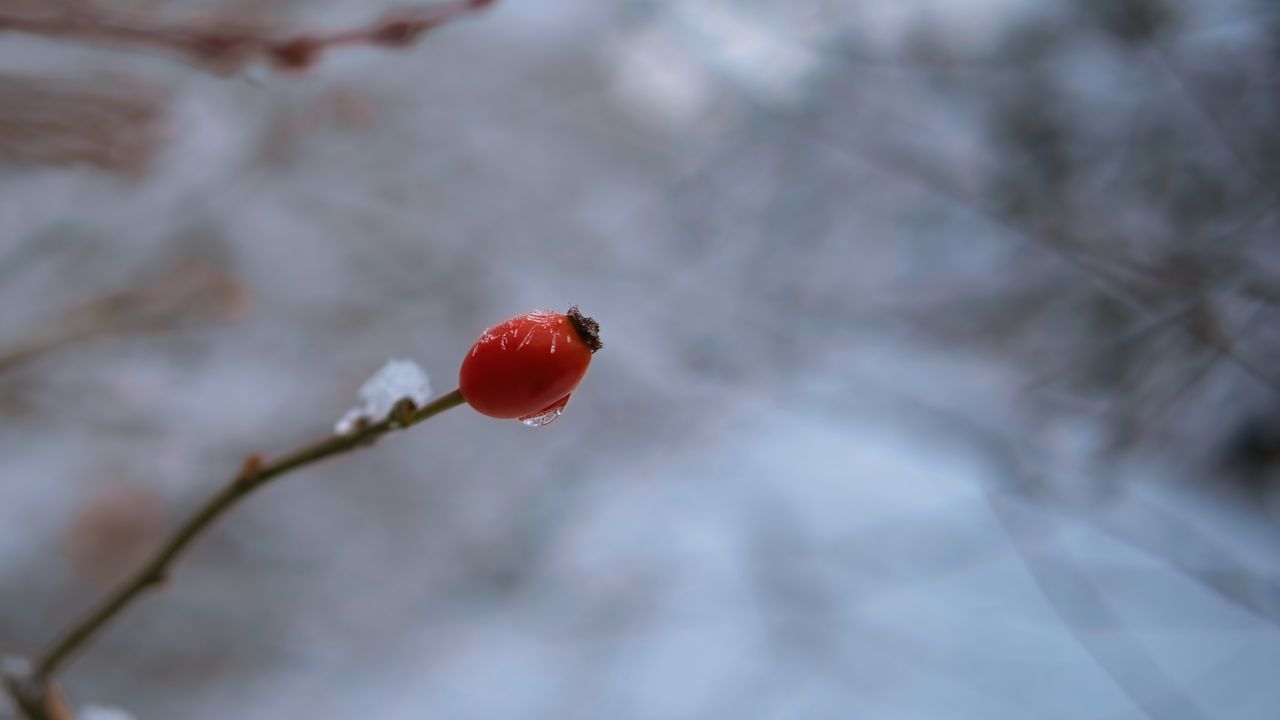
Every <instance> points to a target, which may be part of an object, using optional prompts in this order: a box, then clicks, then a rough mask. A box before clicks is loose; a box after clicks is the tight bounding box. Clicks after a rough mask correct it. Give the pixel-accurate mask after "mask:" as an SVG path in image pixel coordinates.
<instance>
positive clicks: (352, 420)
mask: <svg viewBox="0 0 1280 720" xmlns="http://www.w3.org/2000/svg"><path fill="white" fill-rule="evenodd" d="M430 397H431V380H430V378H428V377H427V371H426V370H423V369H422V367H421V366H420V365H418V363H416V362H414V361H412V360H397V359H396V358H392V359H390V360H388V361H387V364H386V365H383V366H382V369H381V370H379V371H378V372H376V373H374V374H373V377H371V378H369V379H368V380H366V381H365V383H364V385H361V386H360V400H361V404H360V405H359V406H357V407H354V408H351V409H350V410H348V411H347V412H346V414H345V415H343V416H342V417H341V418H340V419H339V420H338V422H337V424H335V425H334V426H333V432H334V434H336V435H346V434H347V433H349V432H351V431H353V430H355V429H356V428H357V427H358V426H359V424H360V423H361V422H362V421H370V422H372V421H377V420H381V419H383V418H385V417H387V416H388V415H390V414H391V410H392V409H393V408H395V406H396V404H397V403H399V402H400V401H401V400H404V399H406V398H407V399H409V400H412V401H413V403H414V405H417V406H422V405H425V404H426V402H427V400H428V399H429V398H430Z"/></svg>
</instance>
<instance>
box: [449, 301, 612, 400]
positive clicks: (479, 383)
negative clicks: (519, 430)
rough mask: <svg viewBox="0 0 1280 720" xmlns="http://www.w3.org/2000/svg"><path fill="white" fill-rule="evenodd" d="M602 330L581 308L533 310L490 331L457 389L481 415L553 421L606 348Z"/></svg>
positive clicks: (469, 358) (467, 364)
mask: <svg viewBox="0 0 1280 720" xmlns="http://www.w3.org/2000/svg"><path fill="white" fill-rule="evenodd" d="M602 346H603V345H602V343H601V342H600V326H599V325H598V324H597V323H596V321H595V320H592V319H591V318H589V317H587V316H586V315H583V314H582V313H581V312H579V311H578V308H577V306H574V307H572V308H570V309H569V312H567V313H563V314H562V313H556V312H551V311H549V310H535V311H534V312H531V313H525V314H524V315H519V316H517V317H514V318H511V319H510V320H507V321H506V322H504V323H500V324H499V325H496V326H494V327H492V328H489V329H488V330H486V331H485V332H484V334H483V335H481V336H480V339H479V340H477V341H476V344H475V345H472V346H471V351H470V352H468V353H467V356H466V357H465V358H463V359H462V369H461V371H460V372H459V373H458V389H459V390H461V391H462V397H463V398H465V399H466V401H467V403H468V404H469V405H471V407H473V408H475V409H476V411H477V412H479V413H481V414H484V415H488V416H490V417H496V418H519V419H521V420H523V421H524V422H525V423H526V424H529V425H545V424H546V423H549V422H551V421H552V420H554V419H555V418H556V417H557V416H558V415H559V414H560V412H561V410H563V409H564V406H565V404H566V403H567V402H569V395H570V393H572V392H573V389H574V388H576V387H577V386H578V382H579V381H581V380H582V376H583V375H585V374H586V373H587V366H588V365H590V364H591V356H592V354H593V353H595V351H597V350H599V349H600V348H601V347H602Z"/></svg>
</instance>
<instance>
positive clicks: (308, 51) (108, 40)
mask: <svg viewBox="0 0 1280 720" xmlns="http://www.w3.org/2000/svg"><path fill="white" fill-rule="evenodd" d="M495 1H496V0H453V2H447V3H440V4H436V5H429V6H426V7H419V8H413V9H406V10H400V11H396V12H392V13H390V14H388V15H386V16H384V17H383V18H381V19H379V20H376V21H374V22H372V23H370V24H368V25H364V26H360V27H355V28H350V29H346V30H335V31H327V32H296V33H280V32H276V31H272V30H269V29H264V28H254V27H245V26H235V25H230V24H213V23H191V22H188V23H164V22H157V21H154V20H150V19H147V18H144V17H141V16H137V15H132V14H127V13H117V12H111V11H107V10H104V9H101V8H97V7H94V5H93V4H92V3H89V2H75V3H61V4H59V3H48V4H45V3H29V2H13V0H3V1H2V2H0V32H4V31H8V32H18V33H26V34H28V35H39V36H42V37H47V38H53V39H59V40H71V41H75V42H82V43H89V44H94V45H105V46H116V47H126V48H135V49H144V50H158V51H161V52H165V53H168V54H171V55H174V56H177V57H178V58H180V59H182V60H185V61H187V62H190V63H192V64H194V65H197V66H199V67H202V68H204V69H206V70H209V71H211V72H215V73H219V74H231V73H235V72H238V71H240V70H243V69H244V68H245V67H247V66H249V65H252V64H255V63H262V64H266V65H269V66H272V67H275V68H278V69H290V70H300V69H305V68H307V67H310V66H312V65H314V64H315V63H316V62H317V61H318V60H319V59H320V56H321V55H323V54H324V52H325V51H326V50H329V49H332V48H339V47H350V46H355V45H372V46H378V47H390V48H394V47H404V46H407V45H411V44H413V43H414V42H416V41H417V40H418V39H419V38H421V37H422V36H423V35H424V34H426V33H427V32H429V31H431V30H434V29H435V28H437V27H440V26H441V25H445V24H447V23H450V22H452V21H454V20H457V19H458V18H460V17H463V16H465V15H469V14H471V13H473V12H476V11H479V10H482V9H484V8H487V7H488V6H490V5H492V4H493V3H494V2H495Z"/></svg>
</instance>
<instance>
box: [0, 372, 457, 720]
mask: <svg viewBox="0 0 1280 720" xmlns="http://www.w3.org/2000/svg"><path fill="white" fill-rule="evenodd" d="M463 402H464V400H463V398H462V393H460V392H459V391H457V390H454V391H453V392H451V393H448V394H446V395H442V396H440V397H439V398H436V399H435V400H432V401H431V402H430V403H427V404H426V405H424V406H423V407H421V408H417V407H415V406H414V404H413V401H411V400H408V399H404V400H401V401H400V402H399V403H398V404H397V405H396V406H395V408H394V409H392V411H391V412H390V413H389V414H388V415H387V417H386V418H384V419H382V420H380V421H378V422H366V423H365V424H363V425H362V426H359V427H357V428H356V430H354V431H353V432H350V433H347V434H343V435H332V436H329V437H326V438H323V439H321V440H318V441H316V442H314V443H311V444H309V445H306V446H303V447H301V448H298V449H297V450H295V451H293V452H291V453H288V454H286V455H282V456H281V457H279V458H276V459H275V460H271V461H267V460H264V459H263V458H262V457H261V456H259V455H250V456H249V457H248V458H247V459H246V460H245V461H244V465H243V466H241V468H240V471H239V472H238V473H236V475H235V477H233V478H232V479H231V481H230V482H228V483H227V485H226V486H225V487H223V488H222V490H220V491H218V493H216V494H215V495H213V496H212V497H210V498H209V499H208V500H206V501H205V502H204V504H203V505H201V506H200V508H199V509H198V510H196V512H195V514H193V515H192V516H191V517H190V518H189V519H188V520H187V521H186V522H185V523H183V524H182V525H181V526H180V527H179V528H178V529H177V530H176V531H175V532H174V534H173V535H172V536H171V537H170V538H169V539H168V541H166V542H165V544H164V546H163V547H161V548H160V549H159V550H158V551H157V552H156V554H155V555H153V556H152V557H151V559H150V560H149V561H148V562H147V563H146V564H145V565H143V566H142V567H141V568H139V569H138V570H137V571H136V572H134V573H133V575H131V576H129V577H128V578H126V579H125V580H124V581H123V582H121V583H120V585H119V586H117V587H116V589H115V590H114V591H113V592H112V593H111V594H109V595H108V596H107V597H105V598H103V600H102V601H101V602H100V603H99V604H98V605H97V606H95V607H93V608H92V609H90V610H89V612H88V613H86V614H85V615H84V616H83V617H81V618H80V619H79V620H77V621H76V622H74V623H72V624H71V625H70V626H69V627H68V628H67V629H66V630H65V631H64V632H63V633H62V635H61V636H59V637H58V639H57V640H56V641H55V642H54V643H53V644H52V645H50V647H49V648H48V649H47V650H46V651H45V652H44V654H43V655H42V656H40V657H39V658H38V659H37V660H36V662H35V664H34V666H33V667H30V668H28V669H27V670H26V671H25V672H17V671H15V670H14V668H8V669H7V672H6V675H7V678H6V683H7V685H8V689H9V692H10V694H11V695H12V696H13V697H14V700H15V701H17V703H18V705H19V706H20V707H21V708H22V709H23V712H24V713H26V715H27V716H28V717H29V718H31V720H49V718H50V717H51V716H50V714H49V712H47V711H44V713H43V714H41V711H42V709H43V708H45V707H47V706H49V696H50V692H51V691H50V688H51V680H52V679H53V677H54V675H56V674H57V672H58V671H59V670H60V669H61V668H62V667H63V666H64V665H66V664H67V663H68V662H70V660H71V659H72V656H73V655H74V654H75V653H76V652H77V651H78V650H80V649H81V648H83V647H84V646H85V645H86V644H88V643H89V642H90V641H91V640H92V639H93V638H94V637H95V636H96V635H97V634H98V633H99V632H101V631H102V629H103V628H104V627H106V626H107V625H108V624H109V623H110V622H111V621H112V620H113V619H115V618H116V617H117V616H118V615H119V614H120V613H121V612H122V611H123V610H124V609H125V608H127V607H128V606H129V605H130V604H131V603H133V601H134V600H136V599H137V598H138V597H139V596H140V595H142V593H144V592H145V591H147V590H149V589H151V588H154V587H157V586H159V585H162V584H163V583H164V582H165V580H166V579H167V577H168V575H169V571H170V567H171V566H172V565H173V563H174V561H175V560H177V559H178V557H179V556H180V555H181V554H182V553H183V551H185V550H186V549H187V548H188V547H189V546H190V545H191V543H193V542H194V541H195V540H196V539H197V538H198V537H200V535H201V534H202V533H203V532H204V531H205V530H206V529H208V528H209V526H210V525H212V524H213V523H214V522H215V521H216V520H217V519H218V518H220V517H222V515H223V514H225V513H226V512H227V511H228V510H230V509H231V508H232V507H234V506H235V505H236V504H237V503H238V502H239V501H240V500H242V499H244V498H245V497H246V496H247V495H249V494H250V493H252V492H253V491H254V490H256V489H258V488H260V487H262V486H263V485H265V484H266V483H267V482H269V481H270V480H272V479H274V478H276V477H279V476H281V475H284V474H286V473H289V472H292V471H294V470H297V469H300V468H303V467H306V466H308V465H312V464H314V463H317V462H320V461H321V460H325V459H328V458H331V457H334V456H337V455H342V454H345V453H348V452H351V451H352V450H356V449H359V448H361V447H365V446H368V445H371V444H372V443H374V442H375V441H376V440H378V438H380V437H382V436H383V435H386V434H388V433H391V432H394V431H396V430H402V429H404V428H407V427H410V426H412V425H416V424H418V423H420V422H422V421H424V420H427V419H428V418H431V417H434V416H436V415H439V414H440V413H442V412H444V411H446V410H449V409H451V408H454V407H457V406H459V405H461V404H462V403H463Z"/></svg>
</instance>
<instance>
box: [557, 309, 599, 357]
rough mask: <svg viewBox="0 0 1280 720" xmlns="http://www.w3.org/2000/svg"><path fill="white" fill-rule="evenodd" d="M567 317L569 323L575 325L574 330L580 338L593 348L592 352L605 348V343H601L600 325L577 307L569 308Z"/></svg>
mask: <svg viewBox="0 0 1280 720" xmlns="http://www.w3.org/2000/svg"><path fill="white" fill-rule="evenodd" d="M565 315H567V316H568V317H569V322H571V323H573V328H574V329H575V330H577V331H578V337H580V338H582V342H584V343H586V344H587V347H589V348H591V352H595V351H597V350H599V349H600V348H602V347H604V343H603V342H601V341H600V323H598V322H596V321H595V320H592V319H591V318H589V317H587V316H586V315H583V314H582V311H581V310H579V309H578V306H577V305H574V306H573V307H571V308H569V312H567V313H565Z"/></svg>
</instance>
